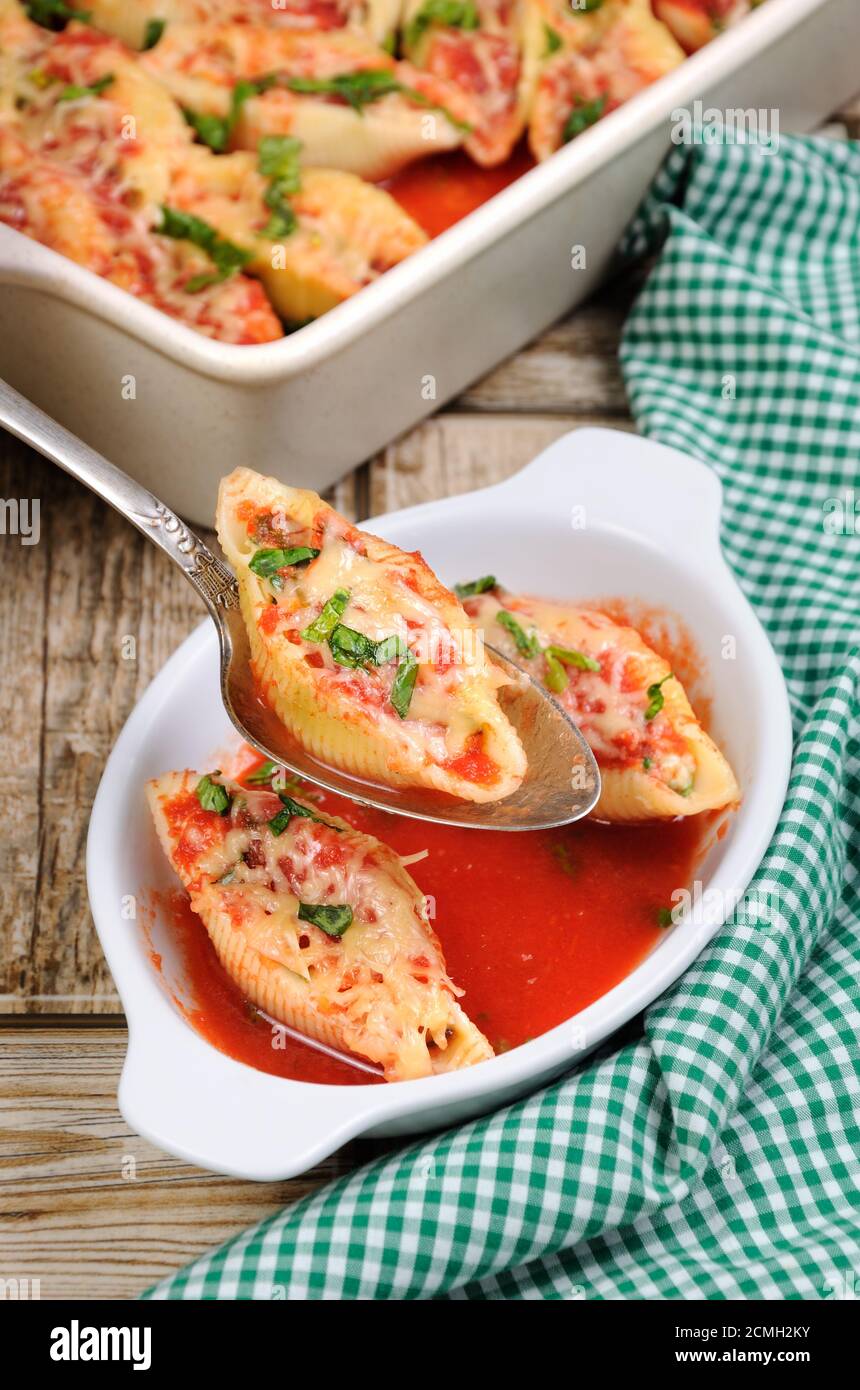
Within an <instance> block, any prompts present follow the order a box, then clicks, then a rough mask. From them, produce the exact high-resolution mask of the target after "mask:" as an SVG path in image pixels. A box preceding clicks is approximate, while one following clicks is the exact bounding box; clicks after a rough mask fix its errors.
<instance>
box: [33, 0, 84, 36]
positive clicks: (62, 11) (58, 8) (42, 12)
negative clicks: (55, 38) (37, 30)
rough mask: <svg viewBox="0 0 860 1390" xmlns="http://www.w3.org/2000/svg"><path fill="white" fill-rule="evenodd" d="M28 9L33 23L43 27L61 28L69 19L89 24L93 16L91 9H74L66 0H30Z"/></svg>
mask: <svg viewBox="0 0 860 1390" xmlns="http://www.w3.org/2000/svg"><path fill="white" fill-rule="evenodd" d="M26 10H27V14H28V15H29V17H30V19H32V21H33V23H34V24H41V26H42V28H43V29H61V28H62V27H63V25H64V24H65V22H66V20H67V19H77V20H78V21H79V23H81V24H88V23H89V21H90V18H91V14H90V11H89V10H73V9H72V7H71V5H67V4H66V3H65V0H28V3H27V5H26Z"/></svg>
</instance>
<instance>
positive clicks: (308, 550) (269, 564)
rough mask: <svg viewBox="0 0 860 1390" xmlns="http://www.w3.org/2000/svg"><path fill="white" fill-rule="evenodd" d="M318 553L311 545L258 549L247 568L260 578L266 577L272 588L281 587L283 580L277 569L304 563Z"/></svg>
mask: <svg viewBox="0 0 860 1390" xmlns="http://www.w3.org/2000/svg"><path fill="white" fill-rule="evenodd" d="M318 555H319V551H318V550H315V549H314V547H313V546H311V545H293V546H288V547H287V549H286V550H276V549H272V550H258V551H256V553H255V554H254V555H252V557H251V559H250V560H249V561H248V569H249V570H251V571H252V572H253V573H254V574H256V575H258V576H259V578H260V579H267V580H268V581H269V583H270V584H271V586H272V588H273V589H282V588H283V587H284V581H283V579H282V578H281V576H280V574H279V573H278V571H279V570H282V569H284V568H285V567H286V566H288V565H306V564H307V563H308V561H309V560H315V559H316V557H317V556H318Z"/></svg>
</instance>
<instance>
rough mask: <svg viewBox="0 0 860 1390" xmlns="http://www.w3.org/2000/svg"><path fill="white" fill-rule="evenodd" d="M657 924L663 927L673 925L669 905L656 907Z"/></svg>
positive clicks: (673, 921)
mask: <svg viewBox="0 0 860 1390" xmlns="http://www.w3.org/2000/svg"><path fill="white" fill-rule="evenodd" d="M657 925H658V927H663V928H665V927H673V926H674V925H675V919H674V917H673V916H672V908H671V907H660V908H658V909H657Z"/></svg>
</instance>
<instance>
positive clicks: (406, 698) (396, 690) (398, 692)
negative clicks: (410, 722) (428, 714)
mask: <svg viewBox="0 0 860 1390" xmlns="http://www.w3.org/2000/svg"><path fill="white" fill-rule="evenodd" d="M417 675H418V662H417V660H416V658H415V657H414V656H413V655H412V652H407V653H406V655H405V657H404V658H403V660H402V661H401V662H400V665H399V666H398V667H397V674H396V675H395V677H394V684H393V685H392V687H391V696H390V698H391V704H392V706H393V708H394V710H395V712H396V713H397V714H399V715H400V718H401V719H405V718H406V715H407V714H408V712H409V706H410V704H411V702H412V692H413V691H414V689H415V678H416V676H417Z"/></svg>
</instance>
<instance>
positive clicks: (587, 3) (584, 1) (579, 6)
mask: <svg viewBox="0 0 860 1390" xmlns="http://www.w3.org/2000/svg"><path fill="white" fill-rule="evenodd" d="M602 4H603V0H575V2H574V3H572V4H571V7H570V8H571V9H572V10H573V13H574V14H576V13H577V11H578V12H579V14H593V13H594V11H595V10H599V9H600V7H601V5H602Z"/></svg>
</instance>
